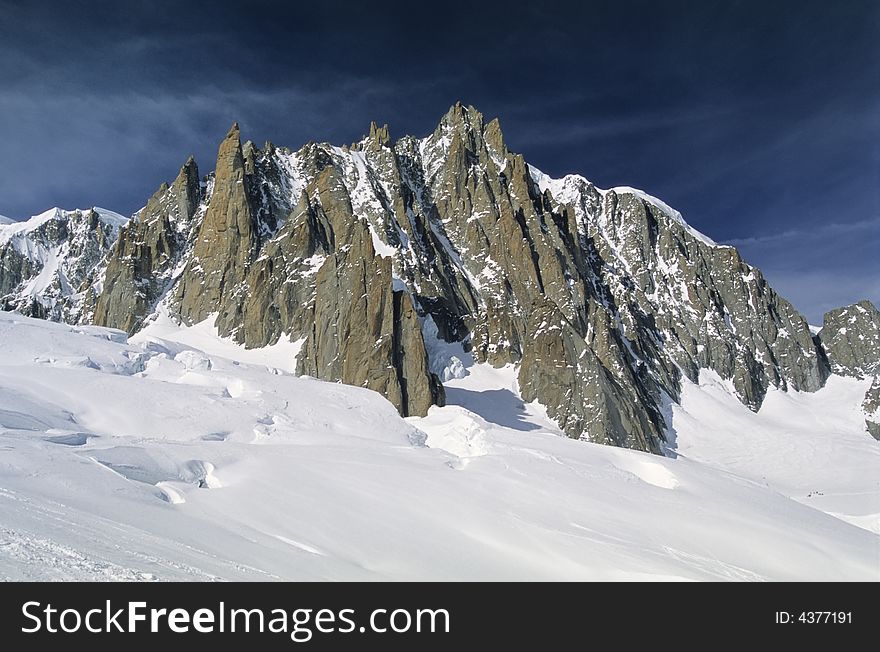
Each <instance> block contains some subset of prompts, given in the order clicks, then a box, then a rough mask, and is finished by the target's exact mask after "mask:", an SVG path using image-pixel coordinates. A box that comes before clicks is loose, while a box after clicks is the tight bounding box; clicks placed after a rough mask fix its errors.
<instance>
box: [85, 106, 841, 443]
mask: <svg viewBox="0 0 880 652" xmlns="http://www.w3.org/2000/svg"><path fill="white" fill-rule="evenodd" d="M197 178H198V174H197V170H196V169H195V163H194V162H192V161H189V162H188V163H187V164H186V165H185V166H184V168H183V169H182V170H181V173H180V175H179V176H178V178H177V180H175V181H174V183H172V184H171V185H170V186H164V185H163V187H162V188H160V189H159V191H158V192H157V193H156V195H154V197H153V198H152V199H151V200H150V202H149V203H148V205H147V206H146V207H145V208H144V209H143V210H142V211H140V212H139V213H138V214H137V215H136V216H135V218H134V220H133V221H132V223H131V224H129V225H128V226H127V227H126V228H125V229H124V230H123V231H122V232H121V234H120V237H119V241H118V243H117V244H116V246H115V247H114V249H113V252H112V253H111V254H110V255H109V256H108V263H107V265H106V271H105V270H104V269H103V268H101V269H98V270H97V272H96V273H95V275H94V276H93V278H92V279H91V281H90V283H91V284H92V286H93V287H95V288H98V289H99V291H96V292H94V297H95V299H94V304H93V306H94V307H93V308H92V307H90V305H91V304H88V303H87V302H86V306H87V309H83V310H82V311H81V313H82V315H81V317H80V318H81V319H84V320H86V321H94V322H95V323H99V324H103V325H109V326H115V327H119V328H123V329H126V330H128V331H129V332H133V331H135V330H137V329H138V328H140V327H141V326H142V325H143V324H144V323H145V322H146V321H149V319H150V315H151V314H154V313H155V312H156V310H157V309H162V310H167V311H168V312H169V313H170V314H172V315H174V316H176V317H177V318H179V319H181V320H182V321H184V322H187V323H193V322H198V321H201V320H203V319H206V318H212V319H215V323H216V326H217V328H218V329H219V331H220V333H221V334H222V335H226V336H231V337H234V338H235V339H236V340H237V341H239V342H241V343H244V344H246V345H247V346H252V347H256V346H263V345H266V344H271V343H274V342H275V341H277V340H278V338H279V337H281V336H282V335H287V336H289V337H290V338H292V339H295V340H301V341H302V349H301V352H300V354H299V356H298V361H297V365H298V370H299V371H300V372H301V373H306V374H309V375H313V376H316V377H318V378H323V379H326V380H340V381H342V382H345V383H350V384H355V385H360V386H364V387H368V388H371V389H374V390H376V391H379V392H381V393H383V394H384V395H385V396H387V397H388V398H389V400H391V401H392V402H393V403H394V404H395V405H396V406H397V407H398V409H399V410H400V411H401V413H403V414H424V413H425V412H426V411H427V409H428V408H429V407H430V405H432V404H438V403H442V401H443V388H442V385H441V384H440V382H439V380H438V378H437V377H436V375H434V374H433V373H432V372H431V369H432V368H435V369H436V368H437V366H438V365H437V364H436V363H437V361H430V360H429V359H428V354H427V352H426V347H425V341H424V337H425V335H424V333H423V324H424V323H425V322H426V321H427V322H428V323H430V324H431V325H432V328H433V326H434V325H436V330H437V332H438V333H439V336H440V337H442V338H443V339H445V340H446V341H449V342H454V341H460V342H462V343H463V344H464V346H465V347H466V348H467V349H469V350H471V351H472V352H473V354H474V356H475V358H476V359H477V360H478V361H485V362H489V363H491V364H493V365H496V366H498V365H504V364H508V363H513V364H516V365H518V366H519V372H518V373H519V386H520V390H521V393H522V395H523V397H524V398H525V399H526V400H537V401H540V402H541V403H542V404H543V405H545V406H546V408H547V410H548V413H549V414H550V416H552V417H553V418H555V419H556V420H557V422H558V423H559V425H560V427H562V428H563V429H564V430H565V432H566V433H567V434H569V435H570V436H572V437H579V438H583V439H587V440H590V441H596V442H603V443H612V444H617V445H621V446H627V447H631V448H637V449H641V450H648V451H653V452H661V451H662V448H663V440H664V433H665V428H666V426H667V425H668V424H666V423H665V422H664V417H663V412H664V410H663V406H664V405H665V403H666V402H668V401H669V400H676V399H677V397H678V393H679V387H680V380H681V375H682V374H684V375H686V376H687V377H689V378H691V379H692V380H696V379H697V376H698V374H699V370H700V369H701V368H711V369H714V370H715V371H717V372H718V373H719V374H720V375H721V376H722V377H724V378H728V379H731V380H732V382H733V385H734V386H735V388H736V391H737V393H738V395H739V397H740V399H741V400H742V401H743V402H744V403H745V404H746V405H748V406H749V407H751V408H752V409H758V408H759V407H760V405H761V403H762V401H763V398H764V395H765V393H766V391H767V389H768V388H769V387H771V386H773V387H779V388H781V389H789V388H790V389H796V390H804V391H814V390H816V389H818V388H820V387H821V386H822V385H823V383H824V381H825V379H826V378H827V376H828V374H829V373H830V368H829V364H828V359H827V357H826V355H825V354H824V352H823V350H822V348H821V345H820V342H819V341H818V339H815V338H814V337H813V336H812V334H811V333H810V330H809V327H808V325H807V323H806V321H805V320H804V318H803V317H802V316H801V315H800V314H799V313H798V312H797V311H796V310H795V309H794V308H793V307H792V306H791V305H790V304H789V303H788V302H787V301H785V300H784V299H782V298H781V297H779V296H778V295H777V294H776V293H775V292H774V291H773V289H772V288H771V287H770V286H769V285H768V284H767V282H766V281H765V280H764V278H763V276H762V275H761V273H760V271H759V270H757V269H755V268H753V267H751V266H749V265H747V264H746V263H745V262H743V261H742V259H741V258H740V256H739V254H738V252H737V251H736V250H735V249H733V248H732V247H725V246H719V245H716V244H715V243H713V242H712V241H711V240H709V239H708V238H706V237H705V236H702V235H701V234H699V233H698V232H696V231H695V230H693V229H691V228H690V227H689V226H688V225H687V224H686V223H685V222H684V220H683V219H682V218H681V216H680V215H679V214H678V213H677V212H675V211H673V210H672V209H670V208H669V207H668V206H666V205H665V204H663V203H662V202H660V201H659V200H657V199H655V198H653V197H650V196H649V195H646V194H644V193H642V192H641V191H637V190H634V189H631V188H615V189H611V190H601V189H598V188H596V187H595V186H593V184H591V183H590V182H589V181H587V180H586V179H584V178H583V177H580V176H575V175H571V176H567V177H565V178H563V179H551V178H549V177H547V176H546V175H544V174H542V173H541V172H540V171H539V170H537V169H535V168H534V167H531V166H529V165H528V164H527V163H526V162H525V160H524V159H523V157H522V156H520V155H518V154H515V153H512V152H510V151H509V150H508V149H507V147H506V145H505V143H504V138H503V134H502V131H501V127H500V124H499V122H498V120H497V119H496V120H492V121H490V122H488V123H485V122H484V120H483V117H482V115H481V114H480V113H479V112H478V111H476V110H475V109H474V108H473V107H465V106H463V105H461V104H456V105H455V106H453V107H452V108H451V109H450V110H449V112H448V113H447V114H446V115H445V116H444V117H443V118H442V120H441V121H440V124H439V125H438V127H437V128H436V130H435V131H434V132H433V133H432V134H431V135H429V136H427V137H426V138H422V139H417V138H414V137H411V136H404V137H403V138H401V139H399V140H397V141H396V142H393V141H392V139H391V136H390V133H389V129H388V127H387V125H386V126H383V127H381V128H380V127H378V126H377V125H376V124H372V125H371V126H370V130H369V133H368V135H367V136H366V137H365V138H364V139H363V140H362V141H360V142H358V143H355V144H353V145H351V146H350V147H335V146H332V145H329V144H326V143H321V144H317V143H308V144H306V145H305V146H304V147H302V148H301V149H299V150H298V151H291V150H289V149H286V148H283V147H277V146H275V145H273V144H271V143H267V144H266V145H265V146H264V147H263V148H258V147H256V146H254V145H253V143H245V144H244V145H242V144H241V140H240V134H239V129H238V126H237V125H235V126H234V127H233V128H232V130H230V132H229V134H228V135H227V137H226V138H225V139H224V141H223V142H222V143H221V146H220V150H219V154H218V161H217V165H216V171H215V174H214V175H213V177H209V178H207V179H206V182H205V183H204V184H202V185H201V186H199V184H198V183H197ZM428 317H430V318H431V319H430V320H427V318H428ZM431 336H433V331H432V333H431ZM432 363H433V364H432ZM441 363H442V361H441ZM440 366H442V364H441V365H440Z"/></svg>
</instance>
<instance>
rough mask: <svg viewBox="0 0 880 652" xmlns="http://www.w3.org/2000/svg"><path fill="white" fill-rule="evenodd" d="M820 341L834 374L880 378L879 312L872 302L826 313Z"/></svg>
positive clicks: (864, 302)
mask: <svg viewBox="0 0 880 652" xmlns="http://www.w3.org/2000/svg"><path fill="white" fill-rule="evenodd" d="M819 339H820V340H821V341H822V346H823V347H824V349H825V354H826V355H827V356H828V362H829V363H831V369H832V370H833V371H834V373H837V374H841V375H842V376H854V377H856V378H865V377H866V376H876V375H880V311H878V310H877V308H876V307H875V306H874V304H873V303H871V302H870V301H867V300H865V301H859V302H858V303H854V304H853V305H851V306H846V307H844V308H837V309H835V310H832V311H830V312H826V313H825V318H824V321H823V324H822V330H821V331H819Z"/></svg>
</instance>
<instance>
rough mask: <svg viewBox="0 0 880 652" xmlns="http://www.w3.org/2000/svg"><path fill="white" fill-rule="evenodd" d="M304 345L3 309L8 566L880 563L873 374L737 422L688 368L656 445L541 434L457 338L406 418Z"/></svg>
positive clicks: (510, 572) (667, 568) (222, 569)
mask: <svg viewBox="0 0 880 652" xmlns="http://www.w3.org/2000/svg"><path fill="white" fill-rule="evenodd" d="M297 347H298V343H297V342H284V343H283V344H281V345H280V346H279V347H277V348H275V349H271V348H270V349H265V350H261V351H259V352H254V351H245V350H244V349H241V348H240V347H237V346H235V345H233V344H231V343H230V342H228V341H225V340H220V339H219V338H217V337H216V335H215V334H214V332H213V329H212V328H210V325H209V324H201V325H198V326H196V327H193V328H179V327H176V326H174V325H173V324H172V323H169V322H168V321H167V320H165V321H161V320H160V321H157V322H156V323H154V324H153V325H151V326H150V327H148V328H147V329H146V330H145V331H143V332H142V333H139V334H138V336H136V337H134V338H132V339H131V341H129V340H128V339H127V338H126V336H125V334H124V333H122V332H119V331H113V330H108V329H102V328H96V327H74V326H67V325H63V324H56V323H50V322H44V321H39V320H33V319H28V318H24V317H21V316H19V315H15V314H11V313H0V578H5V579H13V580H22V579H30V580H129V579H134V580H215V579H226V580H244V579H253V580H281V579H284V580H382V579H390V580H417V579H418V580H450V579H466V580H538V579H546V580H585V579H594V580H642V579H649V580H650V579H657V580H666V579H680V580H719V579H721V580H804V579H816V580H878V579H880V535H878V532H880V445H878V442H876V441H875V440H873V439H872V438H871V437H870V436H869V435H868V434H867V432H866V431H865V428H864V422H863V417H862V415H861V413H860V409H859V403H860V401H861V397H862V396H863V394H864V391H865V388H866V382H867V381H855V380H851V379H845V378H839V377H833V378H832V379H831V380H830V381H829V383H828V386H827V387H826V388H825V389H823V390H822V391H820V392H818V393H816V394H785V393H782V392H773V391H771V393H770V395H769V396H768V398H767V400H766V402H765V404H764V407H763V408H762V410H761V411H760V413H758V414H753V413H751V412H749V411H748V409H746V408H745V407H744V406H742V405H741V404H740V403H739V402H738V401H737V400H736V398H735V397H734V396H733V395H732V394H731V393H730V390H729V388H728V387H727V385H726V383H725V382H724V381H722V380H721V379H719V378H718V377H716V376H713V375H711V374H703V376H702V377H701V382H700V384H699V385H693V384H691V385H688V386H686V387H685V390H684V398H683V402H682V405H681V406H678V405H673V406H671V407H670V410H671V413H672V415H673V430H674V440H673V441H672V442H671V446H670V451H669V454H670V457H668V458H661V457H658V456H652V455H648V454H643V453H639V452H635V451H630V450H623V449H616V448H610V447H604V446H598V445H593V444H588V443H584V442H578V441H573V440H570V439H566V438H564V437H561V436H559V431H558V429H557V428H556V426H555V425H554V424H553V423H552V421H550V420H549V419H547V417H546V415H545V414H544V413H543V411H542V410H541V408H540V406H539V405H534V404H532V405H524V404H523V403H522V401H521V400H520V399H519V396H518V393H517V390H516V382H515V373H514V372H513V370H512V369H500V370H495V369H491V368H487V367H485V366H482V365H474V364H473V361H472V360H471V359H470V358H469V357H468V356H467V355H465V354H464V353H463V352H462V353H461V354H460V355H459V356H456V360H455V361H453V364H451V365H447V368H448V369H449V370H450V371H449V373H448V374H447V380H446V386H447V393H448V397H449V400H450V403H453V404H452V405H449V406H447V407H444V408H437V407H434V408H432V409H431V411H430V413H429V415H428V416H427V417H426V418H409V419H402V418H400V417H399V416H398V415H397V412H396V411H395V410H394V408H393V407H392V406H391V404H390V403H388V402H387V401H386V400H385V399H384V398H382V397H381V396H379V395H378V394H375V393H373V392H370V391H367V390H363V389H359V388H355V387H349V386H344V385H340V384H333V383H326V382H321V381H318V380H314V379H310V378H300V377H296V376H295V375H294V374H293V373H291V369H292V367H291V356H292V355H293V354H294V352H295V350H296V348H297ZM433 362H434V361H432V363H433ZM440 363H441V366H442V364H443V361H442V360H441V361H440Z"/></svg>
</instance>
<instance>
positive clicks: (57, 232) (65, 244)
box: [0, 207, 128, 321]
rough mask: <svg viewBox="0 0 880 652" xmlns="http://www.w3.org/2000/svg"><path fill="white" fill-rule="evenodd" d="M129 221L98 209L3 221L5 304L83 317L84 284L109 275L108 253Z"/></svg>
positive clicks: (0, 247) (0, 287)
mask: <svg viewBox="0 0 880 652" xmlns="http://www.w3.org/2000/svg"><path fill="white" fill-rule="evenodd" d="M127 221H128V219H127V218H125V217H123V216H122V215H119V214H118V213H114V212H113V211H110V210H107V209H105V208H98V207H95V208H89V209H82V210H81V209H77V210H62V209H60V208H52V209H50V210H48V211H46V212H44V213H41V214H40V215H35V216H34V217H32V218H30V219H29V220H27V221H24V222H14V221H12V220H8V221H5V222H4V221H0V267H2V273H0V307H2V308H3V309H4V310H16V311H18V312H21V313H23V314H27V315H32V316H34V317H40V318H44V319H52V320H55V321H61V320H63V321H77V320H78V318H79V312H80V308H81V306H82V303H83V301H84V298H85V296H84V292H83V290H84V289H85V288H84V287H83V283H84V282H85V281H86V280H87V279H88V278H90V277H92V276H100V275H101V274H102V273H103V272H102V269H103V267H104V266H106V264H107V253H108V252H109V250H110V248H111V247H112V246H113V244H115V242H116V239H117V237H118V235H119V230H120V228H121V227H123V226H124V225H125V223H126V222H127ZM100 290H101V288H100V286H98V287H96V288H94V291H96V292H100Z"/></svg>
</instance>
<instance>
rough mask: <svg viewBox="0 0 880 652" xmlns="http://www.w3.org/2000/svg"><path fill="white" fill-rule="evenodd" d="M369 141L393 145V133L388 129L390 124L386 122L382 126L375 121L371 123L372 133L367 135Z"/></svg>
mask: <svg viewBox="0 0 880 652" xmlns="http://www.w3.org/2000/svg"><path fill="white" fill-rule="evenodd" d="M367 138H368V139H369V141H370V142H371V143H373V144H375V145H382V146H384V147H390V146H391V134H390V132H389V130H388V125H387V124H384V125H382V126H381V127H379V126H377V125H376V123H375V122H371V123H370V133H369V135H368V136H367Z"/></svg>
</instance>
